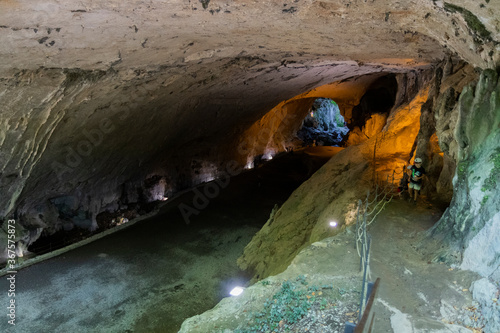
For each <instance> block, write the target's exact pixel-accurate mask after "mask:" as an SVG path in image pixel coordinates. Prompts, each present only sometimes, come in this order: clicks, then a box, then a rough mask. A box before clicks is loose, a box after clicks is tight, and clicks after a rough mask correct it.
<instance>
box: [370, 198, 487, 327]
mask: <svg viewBox="0 0 500 333" xmlns="http://www.w3.org/2000/svg"><path fill="white" fill-rule="evenodd" d="M441 215H442V211H441V210H440V209H438V208H436V207H435V206H433V205H431V204H430V203H428V202H426V201H425V200H420V201H419V204H418V205H416V206H415V205H413V204H410V203H408V202H406V201H405V200H401V199H400V200H396V201H395V202H393V203H391V204H390V205H388V206H387V208H386V209H385V210H384V211H383V212H382V213H381V214H380V215H379V217H378V218H377V220H376V221H375V222H374V223H373V224H372V225H371V226H370V227H369V230H368V232H369V234H370V235H371V236H372V249H371V253H370V255H371V264H370V266H371V273H372V277H373V280H375V278H377V277H380V278H381V284H380V289H379V293H378V295H377V296H378V297H377V301H376V303H375V308H374V313H375V314H376V315H375V316H376V319H375V327H376V328H377V330H376V332H408V333H412V332H414V333H416V332H436V333H437V332H457V333H460V332H472V329H471V330H469V329H466V328H464V326H467V327H468V326H469V325H471V326H472V325H473V324H474V323H475V322H474V320H473V321H471V320H470V319H471V318H474V316H479V314H478V313H479V312H476V310H475V308H474V306H473V301H472V295H471V292H470V291H469V287H470V285H471V283H472V282H473V281H475V280H476V279H477V278H478V276H477V275H476V274H475V273H473V272H470V271H463V270H460V269H458V268H454V267H450V266H448V265H446V264H444V263H443V262H438V263H436V262H434V261H433V260H432V256H430V255H429V253H432V252H433V251H435V250H436V249H435V248H433V249H432V250H431V249H428V248H426V247H425V246H423V245H422V244H429V243H428V242H421V240H422V239H423V238H422V237H423V236H424V233H423V232H424V231H426V230H428V229H429V228H431V227H432V226H433V225H434V224H435V223H436V222H437V221H438V220H439V218H440V217H441ZM439 247H440V246H439ZM474 332H480V330H476V331H474Z"/></svg>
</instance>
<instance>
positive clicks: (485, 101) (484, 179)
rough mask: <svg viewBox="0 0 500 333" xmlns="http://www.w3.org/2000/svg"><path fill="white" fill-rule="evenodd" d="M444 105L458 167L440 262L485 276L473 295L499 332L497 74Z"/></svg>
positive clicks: (442, 226) (436, 232)
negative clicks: (455, 265) (448, 119)
mask: <svg viewBox="0 0 500 333" xmlns="http://www.w3.org/2000/svg"><path fill="white" fill-rule="evenodd" d="M443 98H446V95H445V96H444V97H443ZM448 101H450V99H448ZM443 109H444V110H443ZM443 109H441V110H440V113H441V114H442V113H444V112H446V111H447V112H448V114H450V119H453V120H455V122H450V127H451V128H453V127H454V129H453V130H452V133H453V138H454V141H455V144H453V145H452V144H450V142H449V141H446V140H443V141H444V142H443V146H445V147H447V148H448V149H450V150H449V152H450V155H451V156H452V157H454V158H455V160H454V161H455V163H456V164H457V168H456V174H455V176H454V178H453V188H454V193H453V199H452V201H451V204H450V207H449V208H448V209H447V210H446V212H445V213H444V214H443V217H442V218H441V219H440V220H439V222H438V223H437V224H436V226H435V227H434V228H433V229H432V230H431V234H432V235H433V236H434V237H435V238H438V239H440V240H444V241H445V242H446V243H447V244H448V245H449V247H446V248H444V249H442V250H441V251H440V252H439V254H438V255H437V259H438V260H443V259H445V260H448V261H451V262H453V263H456V264H458V265H460V267H461V268H462V269H468V270H472V271H475V272H477V273H479V274H481V276H483V280H480V281H478V282H477V283H476V284H474V296H475V298H476V299H477V300H478V301H479V302H480V304H481V305H483V306H484V307H485V310H484V311H483V314H484V315H485V316H486V317H487V318H488V325H487V328H486V330H487V331H490V332H495V331H498V330H500V321H499V319H498V318H499V317H498V311H499V308H498V304H496V303H495V302H494V299H496V298H498V293H499V292H500V245H499V244H500V242H499V241H498V237H496V236H497V235H498V228H499V225H500V220H499V213H498V207H500V195H499V191H498V184H499V182H500V81H499V76H498V73H497V72H495V71H493V70H485V71H482V72H481V75H480V77H479V80H478V81H474V82H472V83H470V84H469V85H467V86H465V88H464V89H463V90H462V93H461V94H460V97H459V99H458V102H457V103H456V104H455V103H453V104H451V105H448V106H447V108H443ZM445 133H448V132H447V131H443V134H445ZM445 138H446V137H444V138H443V139H445ZM448 139H449V138H448ZM485 286H489V287H486V288H485Z"/></svg>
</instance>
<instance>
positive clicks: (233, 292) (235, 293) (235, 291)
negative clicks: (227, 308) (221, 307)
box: [229, 287, 245, 296]
mask: <svg viewBox="0 0 500 333" xmlns="http://www.w3.org/2000/svg"><path fill="white" fill-rule="evenodd" d="M243 290H245V288H243V287H234V288H233V290H231V292H229V295H231V296H239V295H241V293H242V292H243Z"/></svg>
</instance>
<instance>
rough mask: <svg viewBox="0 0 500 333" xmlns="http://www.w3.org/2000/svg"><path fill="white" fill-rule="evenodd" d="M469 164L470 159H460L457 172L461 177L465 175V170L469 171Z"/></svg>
mask: <svg viewBox="0 0 500 333" xmlns="http://www.w3.org/2000/svg"><path fill="white" fill-rule="evenodd" d="M468 166H469V162H468V161H460V162H459V163H458V165H457V172H458V176H459V177H463V176H465V172H466V171H467V167H468Z"/></svg>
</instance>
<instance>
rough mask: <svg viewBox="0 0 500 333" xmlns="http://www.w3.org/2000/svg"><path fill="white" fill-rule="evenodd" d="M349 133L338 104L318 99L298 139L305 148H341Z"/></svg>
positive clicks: (326, 99)
mask: <svg viewBox="0 0 500 333" xmlns="http://www.w3.org/2000/svg"><path fill="white" fill-rule="evenodd" d="M348 132H349V128H348V127H347V124H346V122H345V119H344V117H343V116H342V114H341V113H340V109H339V106H338V104H337V103H336V102H335V101H334V100H332V99H330V98H317V99H316V100H315V101H314V102H313V105H312V106H311V109H310V111H309V112H308V113H307V116H306V117H305V118H304V120H303V122H302V126H301V128H300V129H299V131H298V132H297V137H298V138H299V139H300V140H301V141H302V143H303V145H304V146H311V145H312V146H316V145H318V146H340V145H341V144H342V142H343V141H344V139H345V138H346V137H347V133H348Z"/></svg>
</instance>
